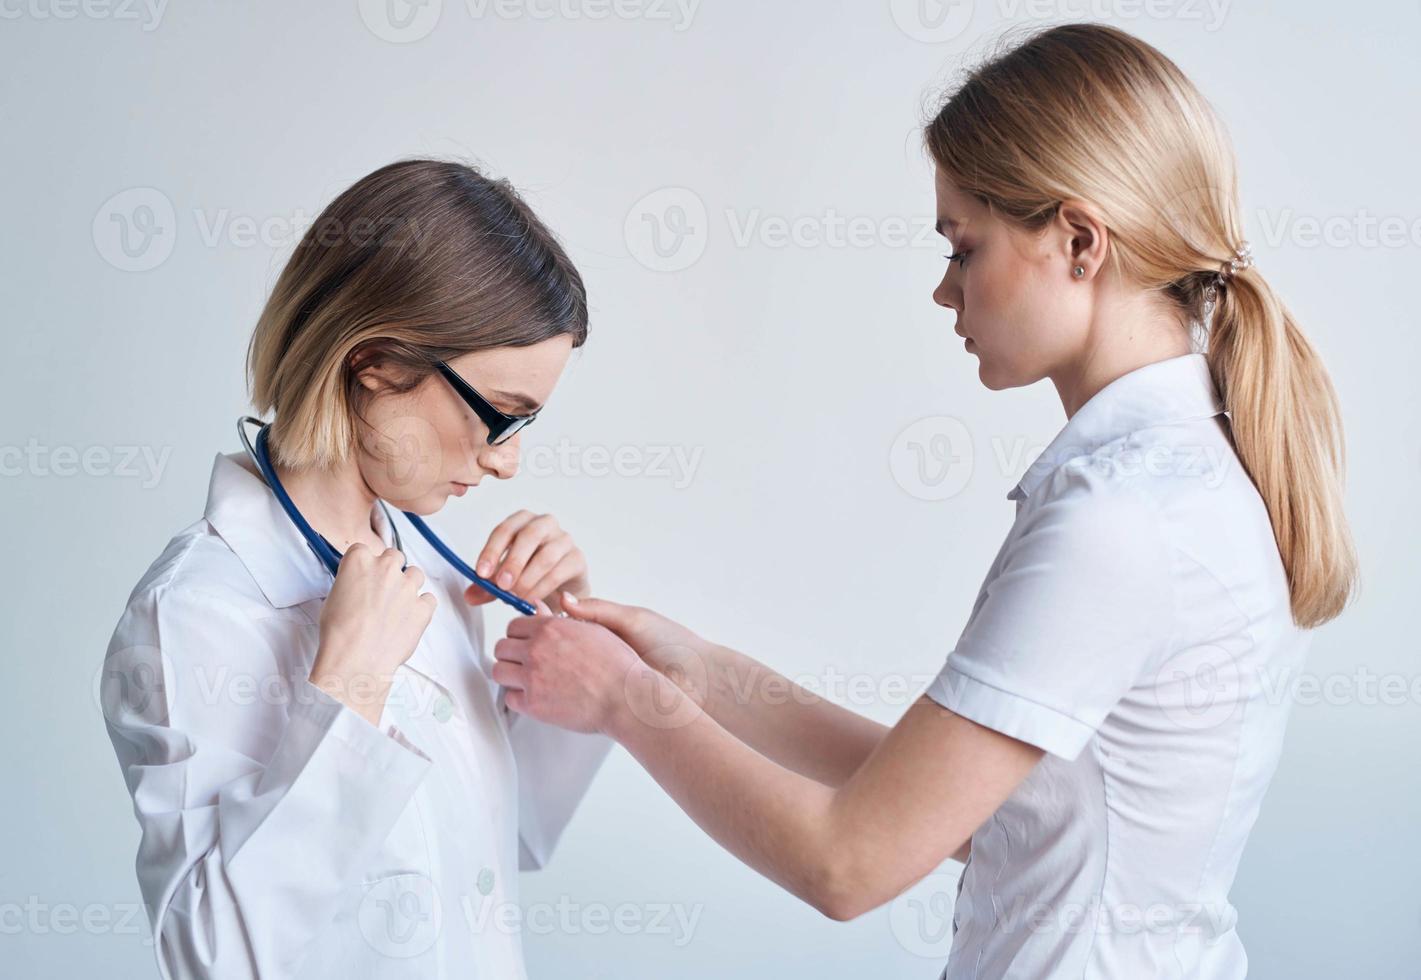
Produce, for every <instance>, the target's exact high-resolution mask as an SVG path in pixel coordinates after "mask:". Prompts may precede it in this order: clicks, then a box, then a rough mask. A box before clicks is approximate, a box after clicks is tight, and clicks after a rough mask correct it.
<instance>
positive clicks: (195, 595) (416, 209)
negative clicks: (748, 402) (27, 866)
mask: <svg viewBox="0 0 1421 980" xmlns="http://www.w3.org/2000/svg"><path fill="white" fill-rule="evenodd" d="M586 337H587V303H586V296H585V293H584V289H583V285H582V281H581V279H580V277H579V275H578V273H577V270H576V269H575V268H574V267H573V265H572V263H571V262H570V261H569V260H568V257H567V255H566V254H565V253H564V251H563V249H562V248H561V247H560V245H559V244H558V242H557V241H556V239H555V238H554V237H553V235H552V234H551V233H550V232H549V231H548V229H547V228H546V227H544V225H543V224H542V222H540V221H539V220H538V218H537V217H536V216H535V215H534V214H533V212H532V211H531V210H530V209H529V207H528V206H527V204H526V203H524V202H523V201H522V200H521V199H520V198H519V196H518V195H517V194H516V193H515V192H514V190H513V189H512V188H511V187H510V186H509V185H508V184H507V183H506V182H504V181H494V180H490V179H488V178H486V177H484V176H483V175H481V174H479V173H478V172H476V171H474V170H472V169H470V168H469V167H467V166H463V165H461V164H457V163H446V162H437V161H431V160H409V161H404V162H400V163H396V164H393V165H391V166H387V167H385V168H383V169H381V170H378V171H376V172H375V173H372V174H370V175H369V176H367V177H365V178H364V179H362V180H360V181H359V182H357V183H356V184H355V185H354V186H352V187H351V188H350V189H349V190H347V191H345V192H344V193H343V194H341V195H340V196H339V197H338V198H337V199H336V200H335V201H334V202H333V203H332V204H331V205H330V206H329V207H328V208H326V210H325V211H324V212H323V213H322V214H321V216H320V217H319V218H318V219H317V221H316V222H315V223H314V225H313V226H312V227H311V229H310V230H309V231H308V232H307V233H306V235H305V236H304V237H303V239H302V241H301V243H300V244H299V245H298V246H297V248H296V251H295V254H294V255H293V256H292V257H291V259H290V260H289V262H288V263H287V265H286V267H285V269H284V271H283V272H282V274H281V276H280V278H279V280H278V282H277V284H276V287H275V289H274V291H273V292H272V295H271V297H270V299H269V301H268V302H267V304H266V308H265V310H264V311H263V313H262V315H261V318H260V320H259V322H258V324H257V327H256V331H255V334H254V336H253V337H252V341H251V346H250V351H249V358H248V374H249V380H250V382H251V387H252V394H253V401H254V403H255V405H256V407H257V409H258V410H259V411H260V412H262V413H264V414H265V413H271V414H272V416H273V417H274V420H273V422H272V423H271V425H270V426H269V428H268V429H266V430H264V431H263V433H262V435H261V437H260V438H259V441H258V446H259V449H260V452H261V456H260V459H261V460H262V461H263V463H264V464H266V465H267V466H269V468H270V470H271V477H272V479H273V482H272V483H271V485H269V484H268V481H267V480H265V479H263V476H262V473H263V472H265V469H263V468H262V467H259V466H257V465H254V462H253V461H252V460H249V459H248V458H247V457H245V456H243V455H242V454H233V455H218V456H217V457H216V459H215V460H214V464H213V469H212V477H211V482H210V486H209V490H208V497H207V505H206V509H205V511H204V514H203V516H202V518H201V519H200V520H198V521H196V522H195V523H193V524H192V525H191V526H189V527H188V528H186V529H185V530H183V531H182V532H181V533H179V534H178V535H177V536H176V537H175V538H173V539H172V541H171V542H169V544H168V546H167V547H166V548H165V549H164V551H163V553H162V554H161V555H160V556H159V557H158V559H157V560H156V561H155V562H154V563H153V565H152V566H151V567H150V568H149V569H148V571H147V572H146V573H145V574H144V576H143V577H142V579H141V581H140V582H139V583H138V585H137V587H136V588H135V589H134V591H133V594H132V596H131V597H130V599H129V602H128V607H127V609H126V610H125V611H124V613H123V617H122V619H121V620H120V622H119V624H118V627H117V629H116V630H115V632H114V636H113V641H112V643H111V645H110V648H109V653H108V657H107V660H106V664H105V671H104V683H103V685H102V691H103V702H104V709H105V716H106V719H107V722H108V727H109V733H110V736H111V738H112V741H113V745H114V748H115V750H116V752H117V753H118V759H119V764H120V766H121V767H122V769H123V773H124V777H125V779H126V781H127V783H128V787H129V790H130V792H131V793H132V796H133V805H134V812H135V814H136V815H137V817H138V822H139V826H140V829H141V831H142V837H141V843H140V845H139V849H138V861H137V866H138V878H139V883H140V885H141V887H142V891H143V895H144V898H145V900H146V903H147V905H148V909H149V913H150V916H151V920H152V927H153V938H154V943H155V947H156V951H157V956H158V961H159V966H160V969H161V970H162V972H163V974H164V975H165V976H168V977H175V978H176V977H209V976H220V977H257V976H261V977H264V978H272V977H298V976H299V977H333V978H334V977H339V978H341V980H346V978H351V977H404V976H421V977H423V976H446V975H448V976H453V975H460V976H490V977H495V976H496V977H520V976H523V975H524V969H523V961H522V954H521V947H520V940H519V935H518V929H517V923H516V919H510V917H509V915H508V912H509V910H514V911H516V910H517V908H518V905H517V885H518V871H519V869H520V868H533V867H539V866H541V865H542V864H543V863H544V862H546V861H547V860H548V857H549V854H550V852H551V850H552V848H553V845H554V844H555V842H556V841H557V839H558V836H559V834H560V832H561V830H562V828H563V827H564V825H565V824H566V823H567V821H568V819H569V818H570V817H571V815H572V812H573V809H574V808H575V807H576V805H577V803H578V801H579V800H580V798H581V797H582V795H583V793H584V792H585V790H586V788H587V786H588V784H589V782H590V780H591V779H592V777H593V774H594V773H595V772H596V770H597V768H598V766H599V765H600V763H601V761H602V759H603V758H604V756H605V754H606V752H607V749H608V748H609V747H610V744H611V743H610V742H609V741H608V740H607V739H605V738H602V737H596V736H586V735H577V734H572V733H568V732H565V731H562V730H561V729H556V728H552V727H550V726H546V725H543V724H542V723H540V722H537V721H534V720H533V719H530V718H522V717H518V716H516V715H511V714H510V713H509V712H507V710H506V708H505V707H504V706H503V704H502V701H501V699H500V698H499V697H498V692H497V687H496V685H495V684H494V683H493V681H492V680H491V677H490V670H491V666H492V657H491V655H490V653H489V652H488V651H487V650H486V649H485V644H484V635H483V622H482V610H481V608H480V607H481V605H482V604H483V603H485V602H487V601H489V600H490V599H491V598H492V594H491V593H490V592H489V591H488V590H486V589H485V588H482V587H480V586H479V585H477V584H475V585H469V584H468V581H467V580H465V579H463V578H462V577H461V576H459V575H457V574H456V573H455V571H454V569H453V568H451V566H450V565H449V564H448V563H447V562H446V561H444V560H442V559H441V557H440V556H439V555H437V554H436V553H435V551H434V550H433V544H432V540H426V539H425V538H423V537H422V536H421V535H420V534H412V533H409V530H410V527H411V521H415V522H418V521H419V515H428V514H432V513H434V512H436V511H438V510H440V509H441V508H442V507H443V506H444V505H445V503H446V502H447V501H448V499H449V498H450V497H451V496H463V495H464V493H465V492H467V491H468V489H469V488H470V487H475V486H477V485H478V484H479V483H480V481H482V480H483V479H485V478H488V477H492V478H494V479H500V480H503V479H508V478H510V477H512V476H513V475H514V474H515V472H516V471H517V467H518V449H519V437H518V433H519V431H520V430H521V429H522V428H523V427H524V426H526V425H527V424H529V423H530V422H532V421H533V419H534V418H535V417H536V416H537V414H538V412H539V410H540V409H541V407H542V406H543V405H544V404H545V403H546V402H547V400H548V399H549V397H550V396H551V395H552V392H553V389H554V387H555V386H556V384H557V382H558V379H559V377H560V376H561V374H562V372H563V368H564V366H565V365H566V363H567V361H568V358H569V356H570V354H571V352H572V350H573V349H574V348H575V347H578V346H580V345H581V344H582V343H583V342H584V340H585V339H586ZM277 488H282V489H284V494H285V497H284V498H282V499H280V500H279V499H278V497H277V496H276V494H275V492H274V491H275V490H276V489H277ZM287 499H289V502H290V503H291V505H292V506H293V507H294V509H295V512H296V513H299V515H301V516H302V517H303V518H304V521H305V522H306V524H307V525H309V529H310V530H311V532H313V535H315V537H303V534H304V533H305V532H304V531H299V530H298V526H297V524H296V523H295V519H294V518H293V519H291V520H288V512H284V511H283V506H284V504H285V502H286V500H287ZM386 502H388V503H389V504H391V505H393V508H394V510H398V511H404V512H407V515H400V514H396V513H394V512H393V511H392V509H390V508H388V507H387V506H386ZM408 515H415V516H414V517H412V518H411V517H409V516H408ZM415 526H416V527H418V526H419V525H418V524H415ZM402 530H403V531H404V532H405V533H403V534H402V533H401V531H402ZM316 541H319V542H320V543H322V544H323V545H325V546H326V547H328V548H329V549H331V551H332V552H333V553H334V554H335V555H336V556H337V558H336V559H335V560H333V561H332V562H331V564H332V565H334V566H335V567H336V569H337V570H336V572H335V574H334V575H332V572H331V570H330V568H329V567H328V565H326V564H323V562H322V560H320V559H319V558H318V555H319V554H320V553H321V549H317V548H316V547H315V544H314V542H316ZM308 545H310V546H308ZM313 552H314V553H313ZM342 556H343V557H342ZM336 561H338V564H336ZM474 564H475V567H476V569H477V573H478V575H479V576H481V577H483V578H484V579H486V580H487V581H488V583H489V584H491V585H492V586H494V587H495V588H496V589H497V590H500V591H502V592H504V593H511V594H512V595H514V596H517V597H520V598H521V599H522V600H526V602H528V603H537V602H540V601H541V600H543V599H547V600H548V602H549V604H550V605H551V607H552V608H553V609H557V608H558V603H559V599H558V597H559V595H561V594H562V593H563V592H567V593H569V594H573V595H586V594H587V591H588V578H587V563H586V560H585V559H584V557H583V555H582V552H581V551H580V550H578V548H577V546H576V545H575V544H574V542H573V540H572V538H571V537H570V536H569V535H568V533H567V532H566V531H564V530H562V529H561V528H560V527H559V526H558V524H557V522H556V521H555V520H554V519H553V518H552V517H551V516H549V515H534V514H530V513H527V512H519V513H517V514H514V515H512V516H510V517H509V518H507V519H506V520H504V521H503V522H502V523H500V524H499V525H498V526H497V528H496V529H495V530H494V531H493V533H492V535H491V536H490V538H489V540H488V542H487V543H486V544H485V545H484V547H483V550H482V552H481V553H480V554H479V555H478V557H477V559H476V560H475V563H474ZM541 608H542V609H543V610H545V611H546V610H547V609H548V608H549V607H548V606H542V607H541Z"/></svg>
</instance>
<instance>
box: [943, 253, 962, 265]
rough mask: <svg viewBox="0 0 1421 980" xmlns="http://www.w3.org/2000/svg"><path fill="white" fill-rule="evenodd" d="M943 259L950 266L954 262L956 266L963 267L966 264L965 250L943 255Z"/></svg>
mask: <svg viewBox="0 0 1421 980" xmlns="http://www.w3.org/2000/svg"><path fill="white" fill-rule="evenodd" d="M943 258H945V259H947V264H948V265H952V263H954V262H956V263H957V264H958V265H965V264H966V262H967V249H963V250H962V251H960V252H953V253H952V254H951V255H944V256H943Z"/></svg>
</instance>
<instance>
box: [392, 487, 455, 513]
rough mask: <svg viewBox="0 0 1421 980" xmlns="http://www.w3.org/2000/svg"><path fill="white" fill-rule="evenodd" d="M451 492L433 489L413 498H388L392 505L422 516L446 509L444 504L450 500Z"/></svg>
mask: <svg viewBox="0 0 1421 980" xmlns="http://www.w3.org/2000/svg"><path fill="white" fill-rule="evenodd" d="M450 496H451V494H450V493H449V492H448V491H443V492H440V491H437V490H435V491H431V492H430V493H426V494H424V495H423V496H420V497H415V498H413V499H412V500H388V499H387V500H386V501H385V502H386V503H387V504H389V505H390V506H391V507H394V508H396V509H398V510H403V511H409V512H410V513H411V514H416V515H418V516H420V517H428V516H429V515H430V514H437V513H439V512H440V511H441V510H443V509H444V505H445V504H447V503H448V502H449V497H450Z"/></svg>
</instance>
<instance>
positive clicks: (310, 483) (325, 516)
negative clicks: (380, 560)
mask: <svg viewBox="0 0 1421 980" xmlns="http://www.w3.org/2000/svg"><path fill="white" fill-rule="evenodd" d="M276 475H277V478H278V479H280V480H281V484H282V486H284V487H285V488H286V492H287V494H288V495H290V497H291V501H292V503H294V504H295V505H296V509H297V510H299V511H301V514H302V516H303V517H305V518H306V521H307V523H309V524H310V525H311V527H313V528H315V529H316V531H317V532H318V533H319V534H321V535H322V536H323V537H324V538H325V539H326V540H327V541H329V542H330V543H331V544H332V545H333V546H334V547H335V549H336V550H337V551H340V552H342V553H344V552H345V551H346V550H347V549H348V548H349V547H350V546H351V545H352V544H355V543H356V542H361V543H363V544H366V545H369V546H370V547H372V548H375V549H377V551H383V550H384V548H385V545H384V542H383V541H382V540H381V538H380V535H379V534H377V533H376V532H375V528H374V526H373V525H372V523H371V518H372V516H373V512H374V509H375V494H374V492H373V491H372V490H371V489H370V488H369V486H367V485H366V483H365V478H364V477H362V476H361V475H360V467H359V466H358V465H357V464H356V461H355V459H354V458H353V457H352V458H351V459H349V460H347V461H346V462H345V463H342V464H340V465H339V466H337V467H335V468H333V469H319V468H317V467H314V466H308V467H304V468H302V469H290V468H287V467H284V466H279V465H278V466H277V467H276Z"/></svg>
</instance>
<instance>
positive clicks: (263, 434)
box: [237, 416, 538, 616]
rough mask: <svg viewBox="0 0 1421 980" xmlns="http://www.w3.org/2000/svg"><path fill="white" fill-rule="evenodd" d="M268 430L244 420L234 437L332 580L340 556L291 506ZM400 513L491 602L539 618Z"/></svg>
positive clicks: (425, 527) (526, 603)
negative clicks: (250, 432)
mask: <svg viewBox="0 0 1421 980" xmlns="http://www.w3.org/2000/svg"><path fill="white" fill-rule="evenodd" d="M248 425H255V426H258V427H259V431H258V432H257V442H256V445H255V446H253V445H252V443H251V440H250V439H248V438H247V426H248ZM270 430H271V426H270V425H269V424H268V423H266V422H263V421H262V420H261V419H254V418H252V417H251V416H244V417H242V418H240V419H238V420H237V435H238V436H240V437H241V440H242V445H243V446H244V447H245V448H246V450H247V455H249V456H251V458H252V462H253V463H255V464H256V465H257V469H258V470H260V471H261V475H262V477H263V479H265V480H266V485H267V486H269V487H271V492H272V494H273V495H274V496H275V497H276V500H277V503H279V504H281V509H282V510H284V511H286V516H287V517H289V518H291V523H292V524H294V525H295V526H296V530H298V531H300V532H301V537H303V538H305V539H306V544H308V545H309V546H310V548H311V550H312V551H314V552H315V553H316V557H317V558H319V559H320V560H321V564H322V565H325V566H326V568H327V569H328V570H329V571H330V573H331V575H332V576H334V575H335V574H336V571H337V569H339V568H340V559H341V553H340V552H339V551H337V550H336V549H335V548H334V547H332V546H331V543H330V542H329V541H327V540H326V539H325V538H324V537H322V536H321V534H320V533H319V532H318V531H317V530H316V529H315V528H313V527H312V526H311V525H310V524H308V523H306V518H304V517H302V516H301V511H299V510H297V509H296V504H295V503H293V502H292V500H291V497H290V495H289V494H287V492H286V488H285V487H283V486H282V485H281V481H280V480H279V479H277V476H276V468H275V467H274V466H272V465H271V456H270V455H269V453H268V452H267V434H268V432H269V431H270ZM379 504H380V509H381V510H383V511H384V512H385V518H386V520H388V521H389V522H390V531H391V532H392V533H393V535H394V538H395V547H396V548H397V549H398V550H400V551H401V552H403V551H404V548H402V547H401V546H400V529H399V528H398V527H396V526H395V522H394V519H393V518H391V516H390V509H389V508H388V507H386V506H385V502H384V501H383V500H381V501H379ZM401 513H402V514H404V515H405V517H406V518H407V519H408V520H409V522H410V523H411V524H413V525H414V529H415V530H416V531H418V532H419V533H420V535H421V536H423V538H424V540H426V541H428V542H429V545H430V547H432V548H433V549H434V550H435V551H437V552H439V556H440V557H441V558H443V559H444V560H445V561H447V562H448V563H449V564H450V565H452V566H453V567H454V570H455V571H456V572H458V573H459V574H460V575H462V576H464V577H465V578H467V579H469V580H470V581H471V582H473V583H474V584H475V585H477V586H478V587H479V588H481V589H483V590H484V591H485V592H487V593H489V594H490V595H492V596H493V597H494V598H496V599H499V600H501V601H503V602H506V603H508V604H509V605H510V606H512V607H513V608H514V609H517V610H518V611H519V612H521V613H523V614H524V615H525V616H536V615H538V610H537V607H535V606H534V605H533V604H532V603H531V602H529V601H528V600H527V599H520V598H519V597H518V596H516V595H514V594H513V593H512V592H509V591H507V590H506V589H500V588H499V587H498V586H496V585H494V584H493V583H492V582H490V581H489V580H488V579H486V578H483V577H482V576H480V575H479V574H478V573H476V572H475V571H474V570H473V569H472V568H470V567H469V566H468V564H467V563H466V562H465V561H464V560H463V559H462V558H460V557H459V556H458V555H456V554H454V552H453V550H452V549H451V548H450V547H449V546H448V545H447V544H445V543H444V542H443V541H441V540H440V539H439V536H438V535H436V534H435V533H434V532H433V531H432V530H430V528H429V525H428V524H426V523H424V521H423V520H422V519H421V518H420V517H419V515H418V514H411V513H410V512H409V511H401Z"/></svg>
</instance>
